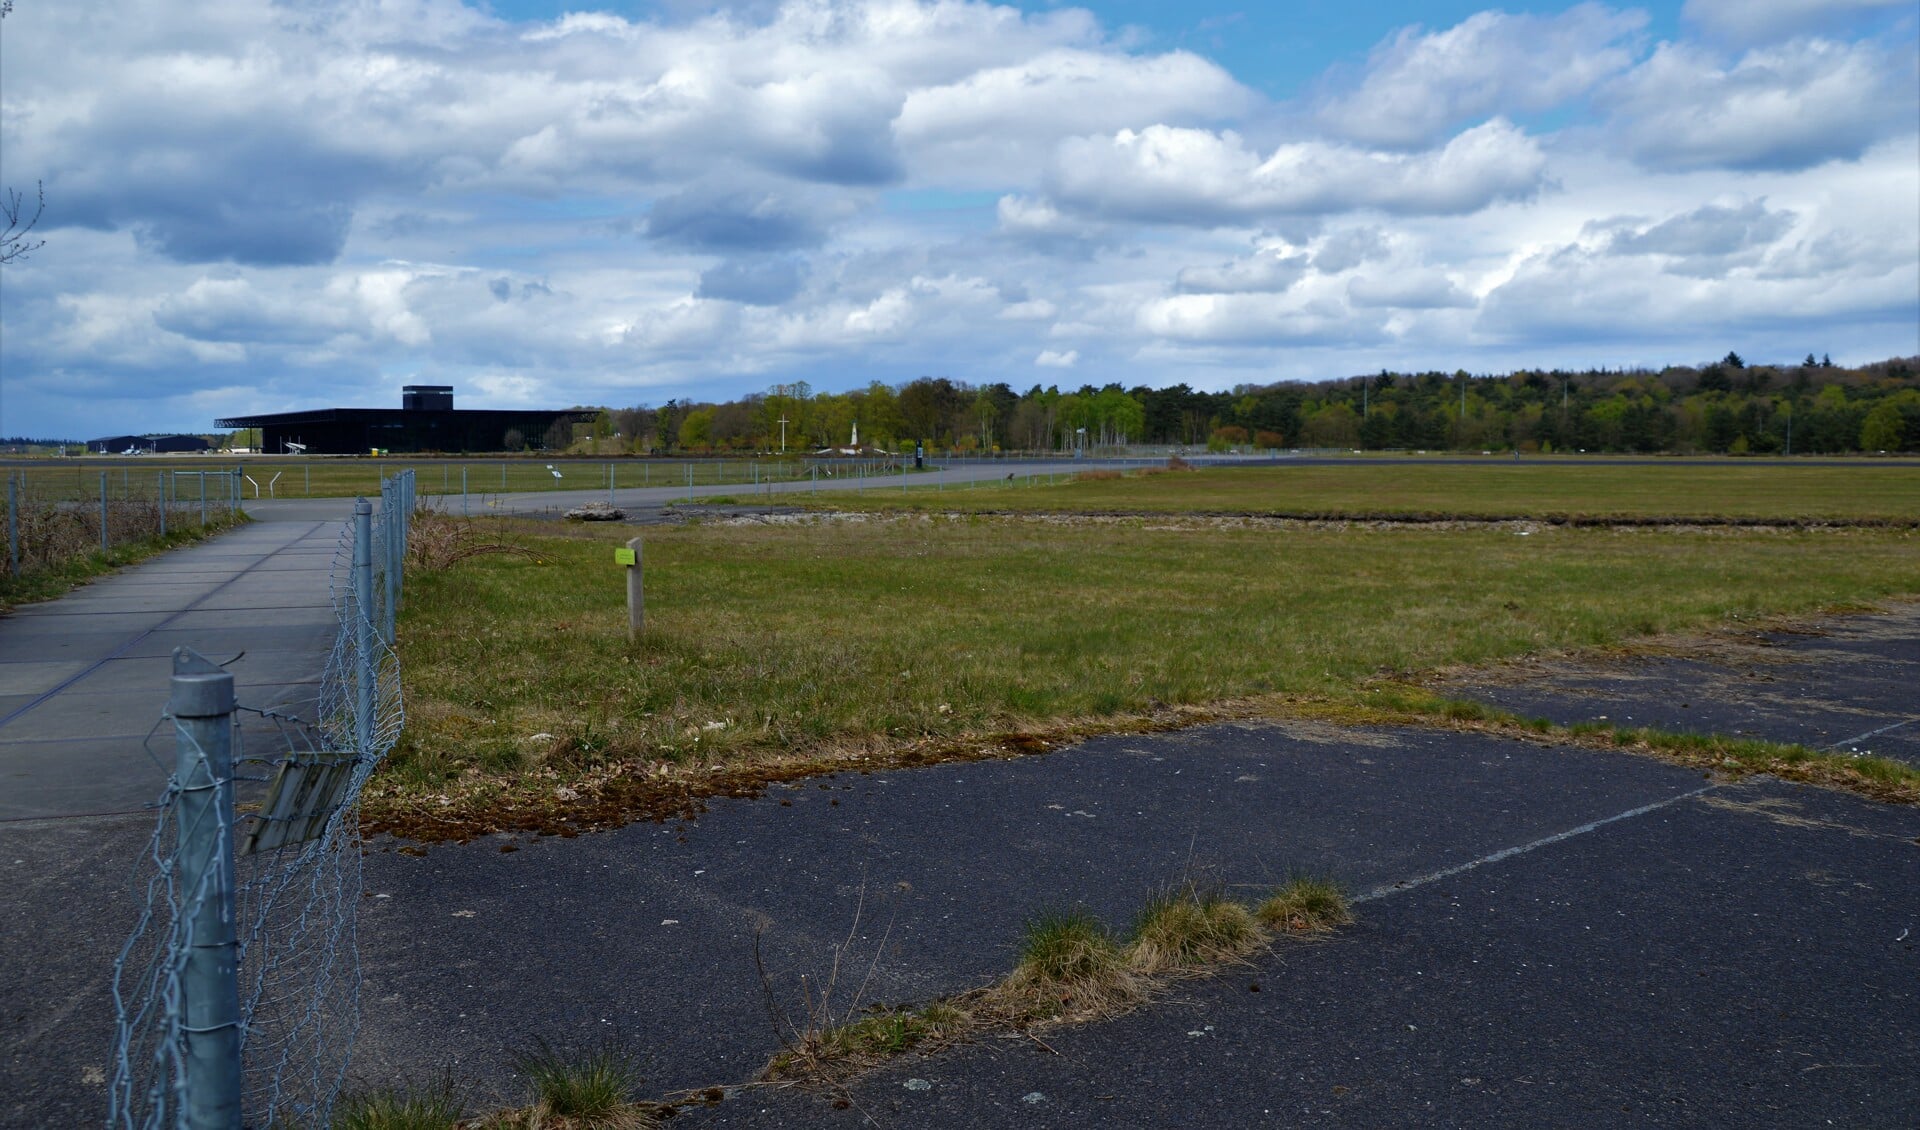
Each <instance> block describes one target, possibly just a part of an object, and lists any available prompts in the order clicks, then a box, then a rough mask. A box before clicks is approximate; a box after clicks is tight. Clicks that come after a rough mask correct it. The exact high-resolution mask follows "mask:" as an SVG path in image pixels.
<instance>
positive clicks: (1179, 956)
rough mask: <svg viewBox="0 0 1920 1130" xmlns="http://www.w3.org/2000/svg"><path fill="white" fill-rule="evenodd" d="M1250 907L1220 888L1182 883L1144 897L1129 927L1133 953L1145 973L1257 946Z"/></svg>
mask: <svg viewBox="0 0 1920 1130" xmlns="http://www.w3.org/2000/svg"><path fill="white" fill-rule="evenodd" d="M1260 943H1261V934H1260V928H1259V925H1258V924H1257V923H1256V922H1255V921H1254V917H1253V912H1252V911H1250V910H1248V909H1247V908H1246V907H1244V906H1241V905H1240V904H1239V903H1237V902H1233V901H1231V900H1229V899H1228V898H1227V897H1226V896H1225V895H1223V894H1222V893H1221V892H1220V891H1219V890H1217V889H1215V888H1212V887H1206V886H1199V885H1196V884H1191V883H1188V884H1182V885H1180V886H1177V887H1173V888H1170V889H1168V890H1165V891H1162V892H1160V893H1158V894H1155V895H1154V896H1153V897H1151V898H1149V899H1148V900H1147V905H1146V908H1145V909H1144V910H1142V911H1141V912H1140V917H1139V918H1138V919H1137V920H1136V921H1135V923H1134V928H1133V947H1132V952H1131V957H1132V961H1133V966H1134V968H1135V969H1138V970H1141V971H1142V972H1147V973H1161V972H1170V971H1175V970H1183V969H1198V968H1202V967H1205V966H1209V965H1218V964H1221V963H1224V962H1229V961H1238V960H1239V959H1241V958H1243V957H1245V956H1247V955H1248V954H1250V953H1252V952H1253V951H1254V950H1256V949H1259V948H1260Z"/></svg>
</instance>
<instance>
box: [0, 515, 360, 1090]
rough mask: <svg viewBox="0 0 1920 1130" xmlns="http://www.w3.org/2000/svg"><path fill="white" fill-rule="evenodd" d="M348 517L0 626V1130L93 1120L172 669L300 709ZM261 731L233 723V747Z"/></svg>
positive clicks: (324, 641) (158, 782)
mask: <svg viewBox="0 0 1920 1130" xmlns="http://www.w3.org/2000/svg"><path fill="white" fill-rule="evenodd" d="M351 506H352V503H351V501H350V500H338V499H336V500H333V503H332V508H333V510H334V512H335V515H336V517H335V519H334V520H332V521H318V520H313V519H308V520H300V521H292V522H258V523H254V524H251V525H248V526H244V527H242V528H240V529H237V530H234V531H231V532H229V533H225V534H222V535H220V536H218V537H215V538H212V539H210V540H208V541H205V542H202V543H200V544H198V545H193V546H188V547H185V548H182V549H177V550H174V551H172V552H170V553H167V554H165V555H163V556H161V557H158V558H155V559H153V560H150V561H147V562H145V563H143V564H140V565H137V566H133V567H131V568H128V569H126V570H123V571H121V572H119V573H116V574H114V575H112V576H108V577H103V578H101V579H100V580H98V581H95V582H94V583H92V584H90V585H87V586H85V587H84V588H81V589H78V590H76V591H74V592H72V593H70V594H68V595H67V596H64V597H61V598H60V599H59V600H54V601H49V602H47V603H44V604H34V605H27V606H24V607H22V608H19V609H17V610H16V611H14V612H13V613H12V614H11V615H9V616H7V617H5V618H4V619H0V868H3V869H4V874H5V876H6V882H5V885H4V888H0V947H3V948H0V952H4V953H5V955H6V957H5V960H4V961H0V1125H3V1126H8V1127H13V1126H19V1127H29V1126H33V1127H48V1126H63V1127H64V1126H86V1125H97V1124H99V1123H100V1122H101V1121H102V1120H103V1119H104V1118H105V1116H106V1105H105V1103H106V1099H105V1096H106V1090H105V1086H104V1083H105V1078H106V1069H107V1053H108V1051H109V1046H110V1043H111V1040H112V1035H113V1010H112V1004H111V1001H110V999H109V997H108V985H109V982H110V978H111V974H112V964H113V959H114V956H115V955H116V954H117V953H118V952H119V949H120V946H121V945H122V943H124V942H125V940H126V938H127V935H128V933H129V932H130V931H131V930H132V928H133V925H134V922H135V920H136V918H137V915H138V913H139V910H140V906H139V904H137V903H136V901H135V899H134V897H133V892H132V890H131V884H130V880H131V878H132V875H133V870H134V863H135V860H136V859H137V858H138V856H139V853H140V852H141V850H142V848H143V847H144V845H145V844H146V841H147V838H148V836H149V835H150V834H151V832H152V829H153V823H154V813H153V812H152V811H151V810H150V809H148V807H147V806H149V805H151V804H152V803H153V802H154V801H155V799H156V798H158V797H159V796H160V795H161V793H162V791H163V790H164V789H165V787H166V781H167V774H168V771H169V769H170V768H171V765H172V761H173V756H174V754H173V742H172V733H171V728H170V727H167V728H162V729H161V730H160V731H159V732H158V733H157V734H154V733H153V731H154V727H155V724H156V723H157V722H159V721H160V715H161V711H162V710H163V709H164V708H165V706H166V703H167V692H168V684H167V678H168V675H169V672H170V667H171V659H170V656H171V653H172V651H173V649H174V648H175V647H191V648H194V649H195V650H198V651H200V652H201V653H203V654H204V655H206V656H207V657H208V658H210V659H213V660H214V661H216V662H227V661H231V670H232V671H233V673H234V678H235V687H236V690H237V693H238V696H239V699H240V701H241V703H243V704H244V705H247V706H253V707H259V708H266V709H278V710H283V711H289V712H292V713H296V714H297V713H301V712H303V711H304V710H306V709H307V708H308V707H309V706H310V705H311V703H312V701H313V697H314V694H315V692H316V690H317V689H318V687H319V681H320V672H321V668H322V666H323V664H324V661H325V659H326V655H327V652H328V650H329V648H331V647H332V644H333V638H334V634H335V629H334V623H335V621H334V615H333V609H332V605H331V602H330V599H329V596H328V588H327V577H328V570H329V567H330V566H331V565H332V563H333V556H334V551H335V548H336V544H337V542H338V537H339V530H340V522H341V521H342V520H344V519H345V517H346V515H347V513H348V512H349V511H350V508H351ZM236 656H238V658H237V659H236V658H235V657H236ZM269 728H270V727H267V726H265V725H263V724H262V723H259V722H258V721H254V722H247V721H245V720H244V718H243V722H242V726H241V741H242V743H243V745H244V743H245V742H246V741H247V740H248V738H249V737H257V738H259V739H260V740H263V741H264V740H266V738H267V737H268V735H267V733H266V731H267V730H268V729H269ZM150 734H152V735H153V736H152V738H151V739H150V738H149V735H150Z"/></svg>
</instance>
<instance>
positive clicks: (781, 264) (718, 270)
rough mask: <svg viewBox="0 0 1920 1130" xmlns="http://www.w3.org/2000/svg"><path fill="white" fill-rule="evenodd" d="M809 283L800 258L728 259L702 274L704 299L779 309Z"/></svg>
mask: <svg viewBox="0 0 1920 1130" xmlns="http://www.w3.org/2000/svg"><path fill="white" fill-rule="evenodd" d="M806 281H807V266H806V263H805V262H804V261H802V260H799V259H793V258H780V259H751V260H732V259H730V260H728V261H727V262H724V263H721V264H720V265H719V266H716V267H711V268H709V269H707V270H706V271H703V272H701V275H700V289H699V291H698V292H696V294H697V297H700V298H724V299H726V300H728V301H730V302H742V303H745V304H747V305H749V306H778V305H780V304H781V303H783V302H785V301H787V300H788V299H790V298H792V297H793V296H794V295H796V294H798V293H800V288H801V287H802V286H803V285H805V284H806Z"/></svg>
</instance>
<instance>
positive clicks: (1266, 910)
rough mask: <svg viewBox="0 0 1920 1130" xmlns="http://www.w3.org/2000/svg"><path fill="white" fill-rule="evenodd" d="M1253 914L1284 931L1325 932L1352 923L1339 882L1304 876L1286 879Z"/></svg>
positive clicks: (1350, 912)
mask: <svg viewBox="0 0 1920 1130" xmlns="http://www.w3.org/2000/svg"><path fill="white" fill-rule="evenodd" d="M1253 913H1254V917H1256V918H1258V919H1259V920H1260V924H1261V925H1263V926H1266V927H1267V928H1268V929H1270V930H1275V931H1278V932H1280V933H1284V934H1326V933H1331V932H1332V931H1333V930H1334V929H1335V928H1336V927H1339V926H1347V925H1351V924H1352V922H1353V909H1352V907H1350V906H1349V905H1348V904H1347V897H1346V895H1344V894H1342V893H1341V891H1340V886H1339V884H1337V883H1335V882H1333V881H1332V880H1330V879H1317V878H1313V877H1310V876H1305V875H1301V876H1296V877H1294V878H1292V879H1289V880H1288V881H1287V883H1286V885H1284V886H1282V887H1281V888H1280V889H1279V890H1277V891H1275V892H1274V893H1273V894H1272V895H1271V896H1269V897H1268V898H1267V900H1266V901H1265V902H1263V903H1261V904H1260V906H1259V908H1258V909H1256V910H1255V911H1254V912H1253Z"/></svg>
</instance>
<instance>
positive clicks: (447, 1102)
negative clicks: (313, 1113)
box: [331, 1085, 460, 1130]
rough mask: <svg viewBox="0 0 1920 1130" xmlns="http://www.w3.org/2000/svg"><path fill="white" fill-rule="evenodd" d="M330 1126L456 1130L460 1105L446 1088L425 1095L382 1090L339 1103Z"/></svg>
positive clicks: (362, 1129) (363, 1129)
mask: <svg viewBox="0 0 1920 1130" xmlns="http://www.w3.org/2000/svg"><path fill="white" fill-rule="evenodd" d="M331 1125H332V1126H333V1130H457V1127H458V1126H459V1125H460V1104H459V1103H458V1102H457V1101H455V1100H454V1097H453V1093H452V1089H451V1088H450V1087H448V1086H446V1085H442V1086H440V1087H438V1088H436V1089H434V1090H432V1091H429V1092H427V1093H425V1094H415V1093H409V1092H406V1091H401V1090H398V1089H395V1088H391V1087H383V1088H381V1089H380V1090H377V1091H370V1092H367V1093H366V1094H360V1095H349V1096H347V1097H346V1098H344V1099H342V1100H340V1105H339V1107H338V1108H337V1109H335V1110H334V1112H333V1121H332V1123H331Z"/></svg>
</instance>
